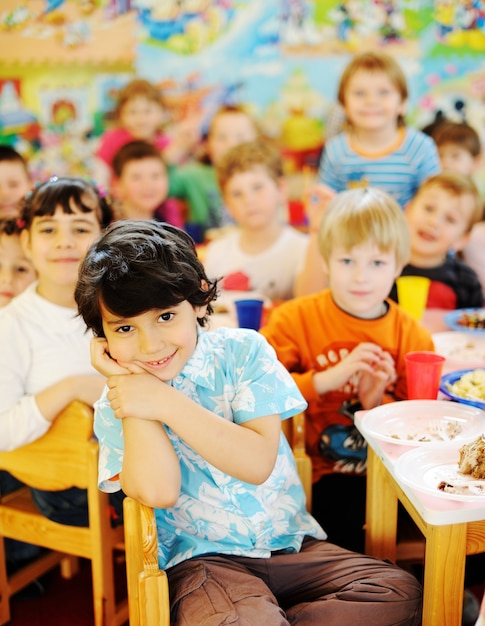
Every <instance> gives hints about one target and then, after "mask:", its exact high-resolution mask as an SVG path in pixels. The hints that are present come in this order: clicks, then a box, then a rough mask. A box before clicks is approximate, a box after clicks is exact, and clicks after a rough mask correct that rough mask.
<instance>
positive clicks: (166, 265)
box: [75, 220, 217, 337]
mask: <svg viewBox="0 0 485 626" xmlns="http://www.w3.org/2000/svg"><path fill="white" fill-rule="evenodd" d="M216 297H217V280H215V281H212V280H209V279H208V278H207V276H206V273H205V270H204V266H203V265H202V263H201V262H200V260H199V259H198V257H197V252H196V249H195V245H194V242H193V240H192V238H191V237H190V236H189V235H188V234H187V233H186V232H185V231H183V230H181V229H180V228H177V227H176V226H172V225H171V224H166V223H164V222H157V221H155V220H120V221H119V222H115V223H114V224H113V225H112V226H111V227H110V228H109V229H108V230H107V231H106V232H105V234H103V235H102V236H101V237H100V238H99V239H98V240H97V242H95V243H94V244H93V245H92V246H91V248H90V249H89V251H88V253H87V255H86V258H85V259H84V262H83V264H82V265H81V268H80V272H79V281H78V284H77V287H76V291H75V299H76V302H77V305H78V309H79V314H80V315H81V316H82V318H83V319H84V321H85V323H86V325H87V327H88V328H90V329H92V331H93V332H94V334H95V335H97V336H98V337H103V336H104V332H103V322H102V315H101V304H102V305H103V306H104V307H105V308H106V309H108V311H110V312H111V313H113V314H115V315H119V316H120V317H122V318H126V317H135V316H137V315H140V314H141V313H145V312H146V311H150V310H152V309H168V308H170V307H173V306H175V305H177V304H180V303H181V302H183V301H184V300H187V301H188V302H189V303H190V304H191V305H192V306H203V305H208V306H207V314H208V315H210V314H211V313H212V306H211V304H210V303H211V302H212V301H213V300H215V299H216ZM206 321H207V316H206V317H203V318H199V320H198V322H199V324H200V325H201V326H204V325H205V323H206Z"/></svg>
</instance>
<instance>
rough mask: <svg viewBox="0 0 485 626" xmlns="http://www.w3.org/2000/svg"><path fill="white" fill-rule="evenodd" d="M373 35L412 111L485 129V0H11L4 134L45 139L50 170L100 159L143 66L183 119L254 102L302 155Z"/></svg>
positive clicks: (311, 148) (0, 21) (297, 163)
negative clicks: (95, 151)
mask: <svg viewBox="0 0 485 626" xmlns="http://www.w3.org/2000/svg"><path fill="white" fill-rule="evenodd" d="M368 48H373V49H375V48H380V49H383V50H385V51H386V52H388V53H389V54H392V55H394V56H395V57H396V58H397V59H398V60H399V62H400V63H401V65H402V67H403V69H404V72H405V74H406V77H407V79H408V83H409V90H410V99H409V103H408V110H407V121H408V123H409V124H411V125H414V126H416V127H423V126H425V125H426V124H428V123H430V122H431V121H432V120H433V119H434V117H435V115H436V113H437V112H438V111H443V112H444V113H445V114H446V115H447V116H449V117H451V118H452V119H458V120H461V119H462V118H465V119H466V121H468V123H470V124H472V125H473V126H474V127H475V128H476V129H477V131H478V132H479V133H480V135H481V136H482V137H483V138H484V140H485V67H484V65H483V54H484V52H485V0H340V1H339V0H265V1H264V2H261V0H24V1H23V2H22V1H19V0H17V1H15V0H2V3H1V7H0V49H1V50H2V53H1V55H2V63H1V66H0V139H1V140H2V141H8V142H11V143H14V144H16V145H20V147H21V148H22V149H24V150H30V151H31V152H32V154H33V155H35V153H36V151H37V149H38V147H39V146H41V145H42V146H43V147H45V148H46V150H43V151H42V152H43V153H44V156H43V159H44V161H43V162H42V163H39V165H38V167H39V170H40V171H42V170H43V169H47V170H49V169H56V168H57V170H59V169H60V168H62V167H68V168H70V169H72V170H73V171H74V172H77V171H83V170H84V169H89V153H90V149H91V147H92V145H93V144H94V143H95V141H96V137H97V136H99V134H100V133H101V132H102V130H103V128H105V126H106V124H109V119H110V116H109V113H110V111H111V109H112V106H113V102H114V100H115V98H116V93H117V89H119V87H120V86H121V85H122V84H123V83H124V82H126V81H127V80H128V79H129V78H130V77H132V76H133V75H135V74H137V75H140V76H143V77H145V78H148V79H149V80H151V81H153V82H154V83H156V84H157V85H159V86H160V89H161V90H162V92H163V93H164V94H165V98H166V104H167V110H168V112H169V113H170V116H171V119H173V120H177V119H181V118H183V117H184V116H185V115H186V114H187V113H190V112H193V111H199V112H200V113H201V119H202V126H201V131H202V132H203V130H204V127H205V126H206V125H207V122H208V120H209V119H210V117H211V115H212V113H213V111H214V110H215V109H216V108H217V107H218V106H220V104H222V103H230V102H234V103H244V104H246V105H247V106H248V107H249V108H250V110H251V111H252V112H253V113H254V115H255V116H256V117H257V118H258V119H259V120H260V122H261V125H262V126H263V128H264V130H265V131H266V132H267V133H268V134H270V135H271V136H273V137H275V138H277V139H278V140H279V141H280V143H281V146H282V148H283V149H284V150H286V152H287V154H288V155H289V157H292V159H291V158H290V160H289V163H290V164H292V165H291V166H294V167H295V168H299V167H301V166H302V164H304V163H305V160H306V159H307V160H308V161H309V162H310V163H313V162H314V160H315V159H316V158H317V156H316V155H318V153H319V150H321V147H322V145H323V142H324V140H325V134H326V130H327V125H328V124H329V121H330V120H331V114H332V111H334V107H335V92H336V88H337V84H338V80H339V77H340V74H341V72H342V69H343V67H344V66H345V65H346V63H347V62H348V61H349V59H350V58H351V56H352V55H353V54H355V53H356V52H360V51H362V50H365V49H368ZM49 150H50V151H51V152H50V153H49ZM46 151H47V157H46V156H45V152H46ZM301 155H303V158H298V157H299V156H300V157H301ZM56 160H57V162H56ZM52 161H54V163H52ZM66 164H67V165H66Z"/></svg>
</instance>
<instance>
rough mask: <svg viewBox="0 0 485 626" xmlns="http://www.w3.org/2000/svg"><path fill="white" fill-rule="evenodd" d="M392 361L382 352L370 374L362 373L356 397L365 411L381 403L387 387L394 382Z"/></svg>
mask: <svg viewBox="0 0 485 626" xmlns="http://www.w3.org/2000/svg"><path fill="white" fill-rule="evenodd" d="M396 377H397V375H396V368H395V364H394V359H393V358H392V356H391V355H390V354H389V352H385V351H382V355H381V358H380V359H379V360H378V361H376V362H375V363H374V364H373V370H372V372H363V373H362V376H361V378H360V381H359V388H358V397H359V400H360V402H361V404H362V406H363V407H364V408H365V409H372V408H374V407H375V406H378V405H379V404H380V403H381V401H382V396H383V394H384V392H385V390H386V388H387V387H388V386H389V385H393V384H394V383H395V382H396Z"/></svg>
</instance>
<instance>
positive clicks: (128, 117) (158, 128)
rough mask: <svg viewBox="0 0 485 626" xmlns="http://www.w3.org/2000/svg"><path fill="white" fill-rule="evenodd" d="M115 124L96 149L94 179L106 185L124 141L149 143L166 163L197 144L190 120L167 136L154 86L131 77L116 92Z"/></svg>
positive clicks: (160, 98) (161, 106) (109, 180)
mask: <svg viewBox="0 0 485 626" xmlns="http://www.w3.org/2000/svg"><path fill="white" fill-rule="evenodd" d="M114 115H115V120H116V123H117V126H116V127H115V128H110V129H109V130H107V131H105V132H104V133H103V135H102V136H101V138H100V143H99V147H98V150H97V152H96V156H97V160H96V168H95V172H93V174H95V176H96V180H97V181H98V182H99V183H101V184H102V185H104V186H105V187H106V188H108V187H109V186H110V182H111V175H112V165H113V158H114V155H115V154H116V153H117V152H118V150H119V149H120V148H121V147H122V146H124V145H125V144H126V143H128V142H130V141H133V140H135V139H141V140H143V141H148V142H149V143H152V144H153V145H154V146H155V147H156V148H157V149H158V150H159V151H160V152H161V153H162V154H163V156H164V158H165V160H166V161H167V163H174V164H177V163H180V161H181V160H182V159H183V158H185V157H186V156H188V154H189V153H190V151H191V150H192V149H193V148H194V146H195V145H196V143H197V139H198V137H197V132H196V127H195V124H194V122H193V120H186V121H185V122H184V123H183V124H182V125H180V126H178V127H175V128H174V129H173V131H172V133H171V134H170V135H169V134H168V133H165V132H164V131H163V130H162V128H163V126H164V124H165V122H166V113H165V108H164V106H163V100H162V96H161V93H160V90H159V89H158V87H156V86H155V85H153V84H152V83H151V82H149V81H148V80H144V79H141V78H135V79H133V80H132V81H130V82H129V83H128V84H126V85H125V86H124V87H123V88H122V89H121V90H120V92H119V94H118V99H117V103H116V107H115V111H114Z"/></svg>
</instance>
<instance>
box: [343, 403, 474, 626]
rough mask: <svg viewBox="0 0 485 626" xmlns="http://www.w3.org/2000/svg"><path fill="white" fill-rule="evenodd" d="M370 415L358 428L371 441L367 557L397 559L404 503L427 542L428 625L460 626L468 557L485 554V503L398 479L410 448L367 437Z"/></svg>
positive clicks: (360, 416)
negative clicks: (437, 492) (453, 497)
mask: <svg viewBox="0 0 485 626" xmlns="http://www.w3.org/2000/svg"><path fill="white" fill-rule="evenodd" d="M365 413H366V411H360V412H358V413H356V416H355V424H356V426H357V428H358V429H359V430H360V431H361V432H362V434H363V435H364V437H365V438H366V440H367V443H368V458H367V504H366V553H367V554H371V555H373V556H376V557H379V558H387V559H390V560H391V561H395V560H396V530H397V504H398V501H400V502H401V503H402V504H403V506H404V507H405V509H406V510H407V511H408V513H409V514H410V516H411V517H412V519H413V520H414V522H415V523H416V525H417V527H418V528H419V530H420V531H421V532H422V534H423V535H424V537H425V540H426V552H425V564H424V598H423V622H422V623H423V626H461V615H462V609H463V589H464V579H465V557H466V555H468V554H477V553H479V552H484V551H485V503H484V501H483V499H481V500H479V501H477V503H475V502H460V501H454V500H446V499H443V498H441V497H439V496H436V497H434V496H432V495H427V494H426V493H423V492H420V491H418V490H415V489H412V488H411V487H409V486H407V485H405V484H404V483H402V482H401V481H399V479H398V478H397V477H396V473H395V470H394V466H395V464H396V461H397V459H398V458H399V456H400V455H401V454H404V453H405V452H406V451H407V450H409V449H410V448H408V447H407V446H402V445H397V444H388V443H386V442H382V441H379V440H377V439H374V438H372V437H370V436H368V435H367V434H366V432H365Z"/></svg>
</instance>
